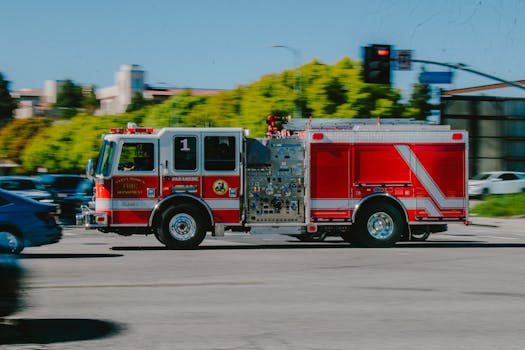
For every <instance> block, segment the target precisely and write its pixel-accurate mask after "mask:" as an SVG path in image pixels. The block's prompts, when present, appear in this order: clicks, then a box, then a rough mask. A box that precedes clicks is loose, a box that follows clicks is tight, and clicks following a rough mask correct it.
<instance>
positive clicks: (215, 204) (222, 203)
mask: <svg viewBox="0 0 525 350" xmlns="http://www.w3.org/2000/svg"><path fill="white" fill-rule="evenodd" d="M204 201H205V202H206V203H207V204H208V205H209V206H210V208H211V209H239V208H240V202H239V199H206V198H204Z"/></svg>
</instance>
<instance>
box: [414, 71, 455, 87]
mask: <svg viewBox="0 0 525 350" xmlns="http://www.w3.org/2000/svg"><path fill="white" fill-rule="evenodd" d="M452 76H453V73H452V72H421V74H419V82H420V83H423V84H450V83H452Z"/></svg>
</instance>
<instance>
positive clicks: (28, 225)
mask: <svg viewBox="0 0 525 350" xmlns="http://www.w3.org/2000/svg"><path fill="white" fill-rule="evenodd" d="M61 238H62V227H61V226H60V225H58V221H57V206H56V205H54V204H48V203H41V202H37V201H35V200H33V199H30V198H27V197H23V196H19V195H17V194H14V193H11V192H9V191H4V190H0V252H4V253H15V254H18V253H20V252H21V251H22V250H23V249H24V248H25V247H35V246H41V245H44V244H52V243H56V242H58V241H59V240H60V239H61Z"/></svg>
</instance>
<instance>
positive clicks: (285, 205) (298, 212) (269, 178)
mask: <svg viewBox="0 0 525 350" xmlns="http://www.w3.org/2000/svg"><path fill="white" fill-rule="evenodd" d="M264 141H266V144H265V147H266V148H267V150H268V154H269V157H268V158H269V159H268V160H267V163H266V164H257V165H252V166H249V167H248V168H247V169H246V186H247V188H246V193H247V196H248V198H247V209H246V212H247V215H246V219H247V222H248V223H257V222H261V223H262V222H265V223H270V222H276V223H277V222H281V223H282V222H304V172H305V170H304V144H303V140H301V139H299V138H283V139H265V140H264Z"/></svg>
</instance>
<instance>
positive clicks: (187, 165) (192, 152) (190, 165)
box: [173, 136, 197, 170]
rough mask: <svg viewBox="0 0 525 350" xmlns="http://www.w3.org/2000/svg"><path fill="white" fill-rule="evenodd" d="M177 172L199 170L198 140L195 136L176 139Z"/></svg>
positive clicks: (174, 145)
mask: <svg viewBox="0 0 525 350" xmlns="http://www.w3.org/2000/svg"><path fill="white" fill-rule="evenodd" d="M173 147H174V154H175V161H174V163H175V170H196V169H197V138H196V137H193V136H184V137H175V140H174V144H173Z"/></svg>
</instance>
